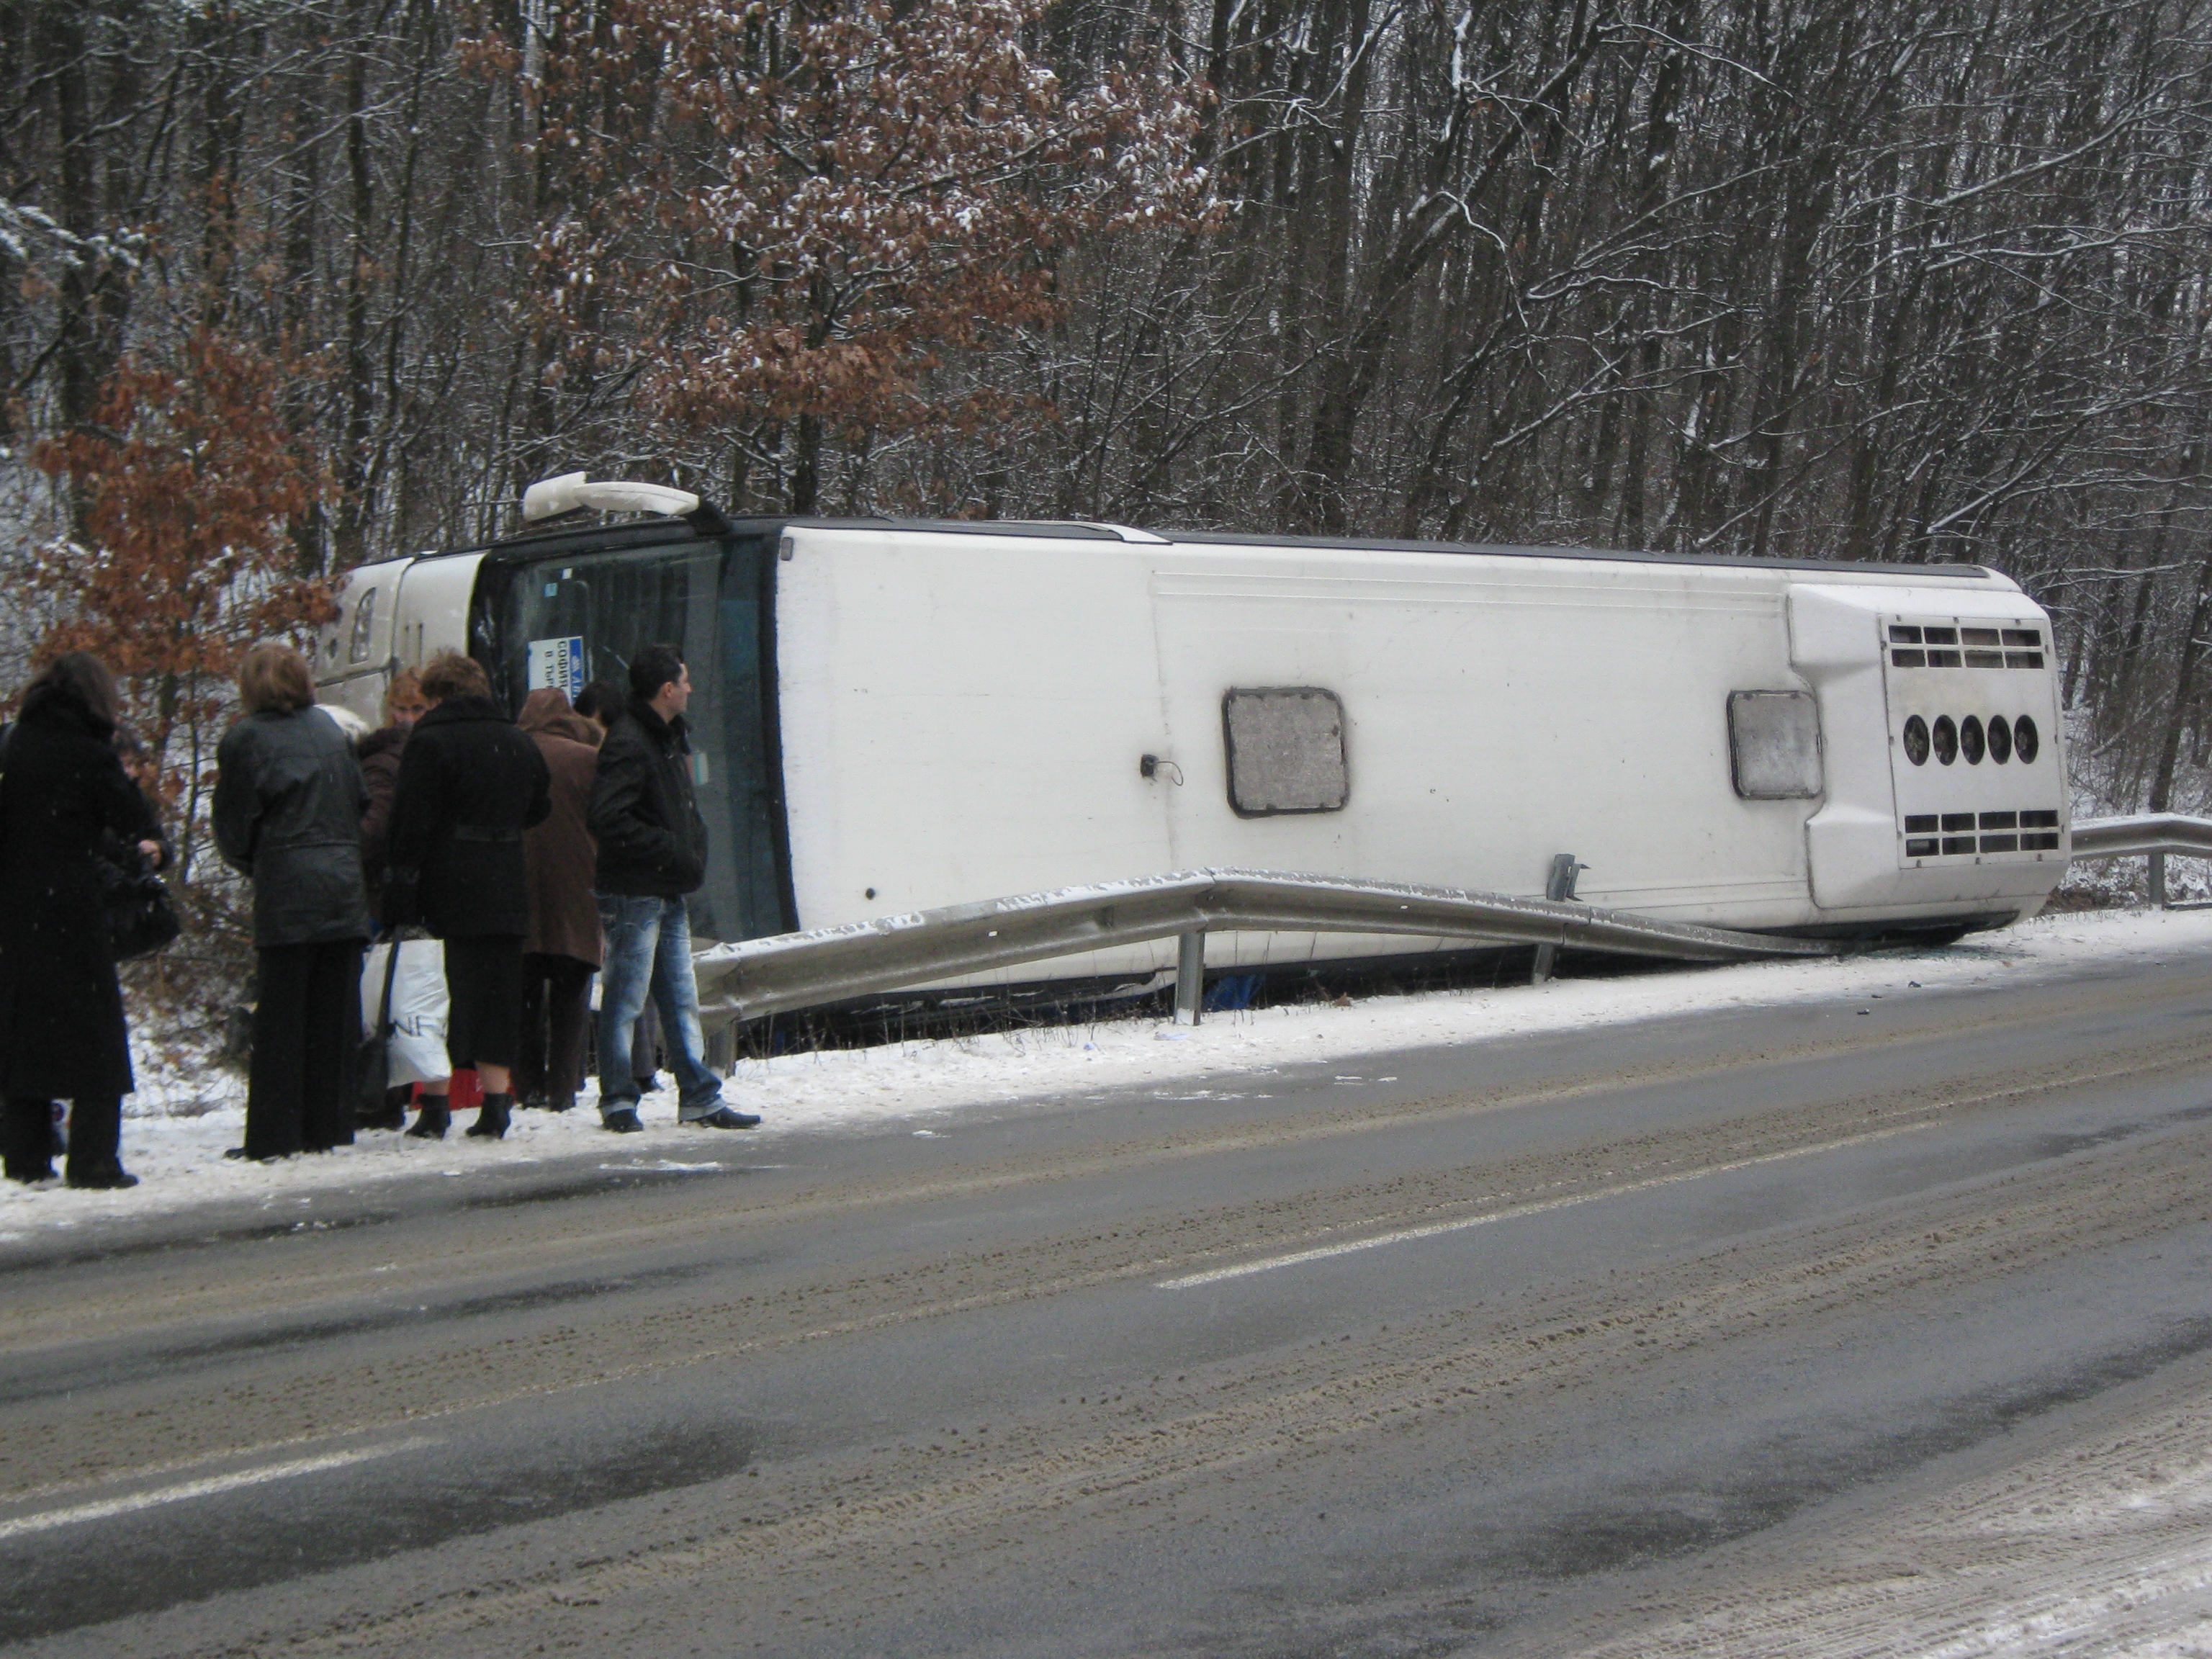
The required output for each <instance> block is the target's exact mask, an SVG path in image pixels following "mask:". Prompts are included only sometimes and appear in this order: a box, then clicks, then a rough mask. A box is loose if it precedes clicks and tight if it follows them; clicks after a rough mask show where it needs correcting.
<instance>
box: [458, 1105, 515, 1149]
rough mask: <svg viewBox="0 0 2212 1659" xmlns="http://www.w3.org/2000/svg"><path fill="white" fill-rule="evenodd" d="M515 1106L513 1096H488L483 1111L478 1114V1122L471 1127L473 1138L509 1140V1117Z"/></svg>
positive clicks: (470, 1131) (469, 1130)
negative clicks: (509, 1112) (508, 1114)
mask: <svg viewBox="0 0 2212 1659" xmlns="http://www.w3.org/2000/svg"><path fill="white" fill-rule="evenodd" d="M513 1105H514V1097H513V1095H486V1096H485V1097H483V1109H481V1110H479V1111H478V1112H477V1121H475V1122H473V1123H471V1124H470V1125H469V1129H468V1132H469V1134H470V1136H471V1139H477V1140H504V1139H506V1138H507V1113H508V1111H509V1110H510V1109H513Z"/></svg>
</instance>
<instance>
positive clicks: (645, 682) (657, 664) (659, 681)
mask: <svg viewBox="0 0 2212 1659" xmlns="http://www.w3.org/2000/svg"><path fill="white" fill-rule="evenodd" d="M682 678H684V659H683V658H681V657H679V656H678V655H677V654H676V647H674V646H672V645H648V646H647V647H645V649H644V650H642V651H641V652H639V653H637V655H635V657H632V658H631V659H629V694H630V696H633V697H635V698H636V699H637V700H638V701H639V702H652V701H653V699H654V698H655V697H657V696H659V695H660V688H661V687H662V686H664V685H671V684H674V683H675V682H676V681H678V680H680V679H682Z"/></svg>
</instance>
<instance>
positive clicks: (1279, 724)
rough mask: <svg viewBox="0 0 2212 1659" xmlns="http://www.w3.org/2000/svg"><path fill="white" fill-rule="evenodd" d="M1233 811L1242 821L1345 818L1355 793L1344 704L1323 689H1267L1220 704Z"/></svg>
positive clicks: (1225, 699) (1238, 694)
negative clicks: (1295, 815)
mask: <svg viewBox="0 0 2212 1659" xmlns="http://www.w3.org/2000/svg"><path fill="white" fill-rule="evenodd" d="M1221 728H1222V739H1223V741H1224V743H1225V744H1226V745H1227V747H1228V750H1229V805H1230V808H1231V811H1234V812H1235V813H1236V814H1237V817H1244V818H1257V817H1273V816H1274V815H1276V814H1278V813H1282V812H1340V811H1343V810H1344V803H1345V802H1346V800H1347V799H1350V797H1351V793H1352V780H1351V775H1350V772H1349V770H1348V769H1347V768H1346V764H1345V756H1344V702H1343V700H1342V699H1341V698H1340V697H1339V696H1337V695H1336V693H1335V692H1334V691H1324V690H1322V689H1321V688H1320V687H1318V686H1312V685H1288V686H1264V687H1255V688H1250V689H1244V690H1232V691H1230V692H1228V693H1227V694H1226V695H1225V696H1223V697H1222V699H1221Z"/></svg>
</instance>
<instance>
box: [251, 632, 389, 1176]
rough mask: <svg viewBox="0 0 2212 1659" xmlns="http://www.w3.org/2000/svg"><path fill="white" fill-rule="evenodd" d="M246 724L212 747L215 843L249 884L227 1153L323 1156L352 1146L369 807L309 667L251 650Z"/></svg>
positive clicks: (286, 654) (282, 652)
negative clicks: (238, 1138)
mask: <svg viewBox="0 0 2212 1659" xmlns="http://www.w3.org/2000/svg"><path fill="white" fill-rule="evenodd" d="M238 695H239V701H240V702H241V703H242V704H243V705H244V706H245V709H246V716H245V718H244V719H243V720H240V721H239V722H238V724H237V725H235V726H232V727H231V728H230V730H229V731H228V732H225V733H224V734H223V739H222V746H221V747H220V748H219V749H217V750H216V766H217V768H218V769H219V775H218V776H217V778H216V787H215V815H214V816H215V839H216V848H217V849H218V850H220V851H221V853H222V856H223V860H224V861H225V862H226V863H228V864H229V865H230V866H231V867H232V868H234V869H235V870H237V871H239V872H240V873H241V874H244V875H248V876H251V877H252V878H253V943H254V945H255V947H256V950H257V951H258V954H259V957H260V981H261V989H260V995H259V998H258V1000H257V1002H256V1004H255V1006H254V1010H253V1066H252V1072H251V1073H250V1074H249V1076H248V1079H247V1084H246V1145H245V1146H242V1147H236V1148H234V1149H233V1151H232V1153H231V1156H233V1157H234V1158H283V1157H287V1156H289V1155H290V1154H291V1153H294V1152H303V1151H304V1152H327V1151H329V1150H330V1149H331V1147H333V1146H346V1145H349V1144H350V1143H351V1141H352V1139H353V1090H352V1087H351V1083H352V1077H351V1074H352V1071H353V1057H354V1052H355V1050H356V1048H358V1047H359V1045H360V1042H361V953H362V946H363V945H365V944H366V943H367V942H368V931H369V929H368V899H367V896H366V895H365V894H364V893H363V891H362V879H361V814H362V807H363V805H365V804H366V800H365V796H364V793H363V791H362V781H361V767H360V765H359V764H358V763H356V761H355V759H354V753H353V744H351V742H349V740H348V739H347V738H346V735H345V733H344V732H342V731H340V730H339V729H338V726H337V722H336V721H334V720H327V719H325V717H324V716H323V715H322V714H319V712H317V710H316V708H315V706H314V704H315V686H314V681H313V678H311V677H310V675H309V673H308V670H307V659H305V658H303V657H302V656H301V654H300V653H298V652H296V651H295V650H293V649H292V648H291V647H289V646H285V645H257V646H255V647H253V649H252V650H251V651H249V652H247V653H246V660H245V661H244V663H242V664H241V665H240V667H239V671H238Z"/></svg>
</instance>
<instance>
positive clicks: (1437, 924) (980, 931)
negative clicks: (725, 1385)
mask: <svg viewBox="0 0 2212 1659" xmlns="http://www.w3.org/2000/svg"><path fill="white" fill-rule="evenodd" d="M1228 932H1239V933H1397V934H1407V935H1411V936H1413V937H1417V938H1422V939H1468V940H1472V941H1480V942H1483V943H1487V944H1506V945H1538V946H1547V945H1548V946H1550V947H1552V948H1553V949H1554V950H1557V949H1559V948H1561V947H1565V948H1570V949H1575V950H1584V951H1611V952H1614V953H1617V954H1620V955H1626V956H1639V957H1669V958H1672V959H1674V960H1676V961H1681V962H1749V961H1754V960H1758V959H1759V958H1762V957H1818V956H1828V955H1832V954H1833V952H1834V951H1836V949H1837V948H1838V947H1837V946H1836V945H1834V944H1832V943H1830V942H1828V941H1825V940H1819V939H1785V938H1782V937H1780V936H1778V935H1770V934H1765V933H1735V932H1732V931H1730V930H1729V929H1727V928H1723V927H1699V926H1697V925H1695V924H1692V923H1689V922H1679V921H1658V920H1656V919H1655V918H1653V917H1650V916H1642V915H1633V914H1632V913H1630V912H1628V911H1626V910H1608V909H1604V908H1600V907H1597V906H1594V905H1588V904H1582V903H1578V902H1573V901H1553V900H1550V899H1531V898H1517V897H1514V896H1510V895H1508V894H1503V893H1482V892H1470V891H1463V890H1459V889H1455V888H1447V887H1418V886H1413V885H1410V884H1405V883H1400V882H1383V881H1355V880H1348V879H1345V878H1339V877H1333V876H1309V875H1295V874H1288V873H1285V872H1280V871H1273V870H1183V871H1178V872H1175V873H1173V874H1170V875H1164V876H1150V877H1146V878H1141V879H1139V880H1134V881H1116V882H1104V883H1101V884H1098V885H1096V886H1090V887H1068V888H1062V889H1060V890H1057V891H1054V892H1048V893H1032V894H1028V895H1024V896H1019V897H1015V898H1001V899H986V900H983V901H981V902H978V903H973V904H951V905H946V906H945V907H944V908H941V909H935V910H918V911H914V912H911V913H909V914H908V915H896V916H878V917H875V918H872V919H871V920H869V921H856V922H851V923H848V924H847V925H845V926H843V927H824V928H820V929H817V930H816V931H814V932H811V933H781V934H777V935H775V937H773V938H769V939H747V940H745V941H744V943H742V944H735V945H712V946H709V947H708V948H707V949H705V950H703V951H700V952H699V953H698V954H697V955H696V957H694V958H693V961H694V963H695V964H696V968H697V971H698V976H699V992H700V998H701V1009H700V1012H701V1013H702V1015H703V1016H706V1017H708V1018H713V1017H715V1016H722V1017H725V1018H735V1019H739V1020H746V1019H757V1018H761V1017H762V1016H763V1015H767V1014H775V1013H784V1012H789V1011H791V1010H793V1009H798V1008H805V1007H811V1006H818V1005H821V1004H823V1003H830V1002H842V1001H844V1000H848V999H849V998H854V997H862V996H871V995H874V994H878V993H881V992H885V991H896V990H900V989H902V988H905V987H910V986H914V985H920V984H927V983H928V982H929V981H933V980H942V979H953V978H957V977H958V976H960V975H963V974H974V973H982V972H986V971H988V970H990V969H999V968H1008V967H1015V966H1018V965H1020V964H1021V963H1030V962H1041V961H1044V960H1046V959H1048V958H1050V957H1065V956H1073V955H1076V954H1078V953H1079V952H1082V951H1101V950H1106V949H1109V948H1111V947H1113V946H1115V945H1142V944H1147V943H1149V942H1151V941H1152V940H1153V939H1169V938H1175V939H1179V940H1180V941H1181V944H1180V946H1179V948H1178V951H1177V957H1176V968H1177V973H1176V1018H1178V1019H1179V1020H1182V1021H1183V1022H1184V1023H1187V1024H1188V1023H1195V1020H1196V1018H1197V1013H1198V1007H1197V1000H1198V995H1199V986H1200V981H1201V980H1202V979H1203V977H1204V974H1205V954H1204V951H1205V935H1206V933H1228Z"/></svg>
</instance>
